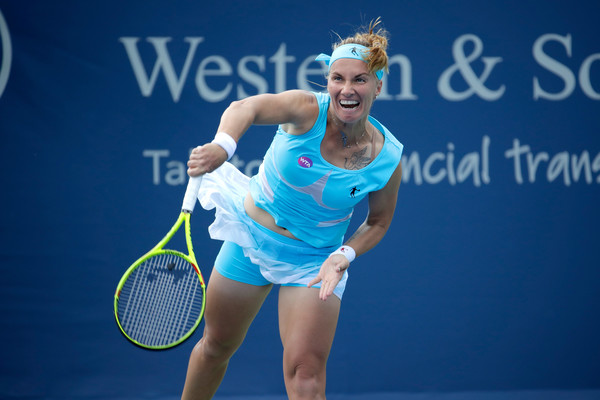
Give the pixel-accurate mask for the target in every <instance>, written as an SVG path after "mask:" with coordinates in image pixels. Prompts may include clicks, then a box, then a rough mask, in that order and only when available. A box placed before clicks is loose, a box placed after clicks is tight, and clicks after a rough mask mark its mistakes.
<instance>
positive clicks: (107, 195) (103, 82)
mask: <svg viewBox="0 0 600 400" xmlns="http://www.w3.org/2000/svg"><path fill="white" fill-rule="evenodd" d="M599 15H600V4H599V3H598V2H597V1H595V0H586V1H583V0H582V1H577V2H571V1H557V0H553V1H545V2H541V1H534V0H520V1H515V0H490V1H485V2H482V1H470V0H454V1H427V2H425V1H419V2H416V1H405V0H381V1H378V2H364V1H356V0H346V1H337V0H333V1H331V2H316V1H307V2H288V1H277V2H269V1H261V0H257V1H252V2H238V1H231V0H223V1H219V2H202V1H178V2H169V1H165V0H146V1H127V2H121V1H116V0H109V1H106V0H104V1H74V0H68V1H60V2H48V1H18V2H17V1H7V0H0V50H1V51H0V134H1V137H2V142H1V144H0V166H1V171H2V172H1V181H0V185H1V187H2V188H3V189H2V196H1V198H2V209H3V211H2V214H1V216H0V227H1V229H2V241H1V243H0V263H1V265H0V268H1V269H0V288H1V290H0V300H1V301H0V310H1V315H2V316H3V318H2V319H1V320H0V337H1V339H2V343H3V346H2V347H3V350H2V356H1V357H0V360H1V361H0V397H1V398H29V399H34V398H35V399H37V398H48V399H67V398H78V399H88V398H89V399H92V398H93V399H146V398H153V399H155V398H159V399H163V398H164V399H166V398H177V396H178V394H179V392H180V389H181V386H182V384H183V379H184V375H185V369H186V365H187V358H188V354H189V352H190V350H191V348H192V347H193V345H194V343H195V341H196V340H198V339H199V337H200V335H199V333H196V334H195V335H194V336H193V337H192V339H191V340H190V341H188V342H186V343H185V344H184V345H182V346H180V347H178V348H176V349H174V350H171V351H167V352H159V353H155V352H146V351H143V350H141V349H138V348H136V347H134V346H132V345H130V344H129V343H128V342H126V341H125V340H124V338H122V337H121V335H120V333H119V332H118V329H117V328H116V326H115V323H114V321H113V315H112V296H113V293H114V289H115V287H116V284H117V281H118V279H119V277H120V275H121V274H122V273H123V272H124V270H125V269H126V267H127V266H128V265H129V264H130V263H131V262H132V261H133V260H134V259H135V258H136V257H137V256H138V255H139V254H140V253H141V252H143V251H146V250H147V249H148V248H149V246H151V245H152V244H153V243H155V242H156V241H157V240H158V239H159V238H161V237H162V235H163V234H164V233H165V229H167V228H168V227H170V226H171V224H172V222H173V220H174V218H176V216H177V214H178V212H179V210H178V208H179V206H180V199H181V197H182V194H183V190H184V186H183V185H184V183H185V181H186V175H185V161H186V158H187V154H188V152H189V151H190V149H191V148H192V147H194V146H196V145H198V144H202V143H204V142H205V141H207V140H209V139H210V138H212V136H213V135H214V133H215V129H216V127H217V124H218V121H219V117H220V114H221V112H222V111H223V110H224V109H225V107H226V106H227V105H228V104H229V102H231V101H233V100H235V99H239V98H243V97H246V96H249V95H253V94H257V93H262V92H279V91H282V90H285V89H292V88H303V89H311V90H323V89H322V86H319V85H322V84H324V82H325V81H324V79H323V76H322V70H321V65H320V64H319V63H317V62H313V61H312V60H313V58H314V56H315V55H316V54H318V53H321V52H329V51H330V46H331V43H332V42H333V41H334V40H335V37H336V35H335V33H338V34H340V35H342V36H345V35H348V34H351V33H353V32H354V29H355V28H356V27H357V26H358V25H360V24H361V23H363V22H368V21H369V20H370V19H372V18H376V17H377V16H382V17H383V21H384V24H385V26H386V28H387V29H388V30H389V31H390V32H391V42H390V48H389V54H390V57H391V68H390V74H389V76H388V77H387V78H386V80H385V85H384V91H383V93H382V95H381V96H380V98H379V100H378V101H377V102H376V103H375V106H374V109H373V115H374V116H375V117H376V118H378V119H379V120H381V121H382V122H383V123H384V124H385V125H386V126H387V127H388V128H389V129H390V130H391V131H392V132H393V133H394V134H395V135H396V136H397V137H398V138H399V140H401V141H402V142H403V143H404V145H405V153H404V156H403V166H404V177H403V183H402V185H401V189H400V197H399V204H398V209H397V212H396V216H395V221H394V223H393V226H392V227H391V229H390V231H389V234H388V235H387V236H386V238H385V239H384V240H383V242H382V243H381V244H380V245H379V246H378V247H377V248H376V249H375V250H374V251H372V252H370V253H368V254H366V255H364V256H362V257H360V258H359V259H357V261H355V262H354V263H353V265H352V270H351V275H352V276H351V279H350V281H349V284H348V288H347V291H346V295H345V298H344V302H343V305H342V314H341V318H340V322H339V329H338V334H337V338H336V342H335V343H334V348H333V351H332V355H331V358H330V362H329V374H328V377H329V383H328V389H329V392H330V393H332V394H333V395H336V394H337V395H338V396H339V398H355V399H359V398H360V399H375V398H377V396H383V394H385V393H387V394H388V395H389V396H390V397H389V398H403V397H402V396H404V397H407V398H408V397H410V396H412V395H411V393H412V394H413V395H415V396H417V395H419V394H423V393H429V394H431V395H432V396H433V397H432V398H435V396H439V397H440V398H443V397H444V396H446V397H445V398H473V399H474V398H477V399H482V398H483V399H485V398H490V399H491V398H494V399H496V398H516V397H511V396H512V395H511V394H513V395H514V394H515V393H529V394H530V395H532V396H539V397H538V398H545V399H546V398H559V397H560V398H569V399H570V398H584V397H585V398H595V399H598V398H600V394H599V393H600V341H598V337H599V335H600V290H599V289H600V268H599V266H600V262H599V253H598V246H599V239H600V235H599V232H598V227H599V226H600V210H599V207H598V206H599V200H600V24H599V23H598V18H599ZM273 133H274V128H273V127H259V128H253V129H252V130H251V131H249V132H248V134H247V136H245V137H244V139H243V140H242V141H241V143H240V146H239V151H238V153H237V155H236V157H235V158H234V159H233V162H234V163H236V164H237V165H238V167H239V168H240V169H241V170H242V171H244V172H245V173H247V174H252V173H254V172H255V171H256V170H257V168H258V165H259V163H260V159H261V157H262V154H263V153H264V151H265V149H266V147H267V146H268V143H269V142H270V139H271V137H272V135H273ZM364 213H365V209H364V206H362V208H359V209H358V211H357V213H356V215H357V216H356V217H355V221H354V222H353V224H354V225H353V227H355V226H356V225H357V224H358V223H359V222H361V220H362V218H363V216H364ZM211 218H212V213H209V212H197V213H195V215H194V217H193V229H194V240H195V242H196V243H197V244H196V247H197V248H198V258H199V262H200V264H201V267H202V269H203V271H204V274H205V275H206V276H208V275H209V274H210V271H211V268H212V262H213V259H214V256H215V255H216V252H217V249H218V246H219V243H217V242H211V241H210V240H208V235H207V232H206V227H207V226H208V224H209V223H210V220H211ZM280 358H281V344H280V342H279V336H278V332H277V314H276V291H274V292H273V293H272V295H271V296H270V297H269V299H268V301H267V303H266V304H265V307H264V309H263V311H262V313H261V314H260V315H259V317H258V318H257V320H256V322H255V324H254V325H253V327H252V329H251V331H250V334H249V335H248V338H247V342H246V344H245V346H244V347H243V348H242V349H241V350H240V351H239V353H238V354H237V355H236V356H235V358H234V359H233V361H232V364H231V366H230V370H229V373H228V375H227V377H226V378H225V381H224V383H223V386H222V388H221V391H220V392H219V396H221V398H225V397H226V396H239V398H248V396H259V397H260V398H267V397H266V396H275V397H273V398H280V397H278V396H282V395H283V393H284V388H283V383H282V377H281V361H280ZM456 393H463V395H462V396H463V397H452V396H455V394H456ZM469 393H471V395H470V394H469ZM472 393H479V394H476V395H472ZM550 393H553V394H552V395H551V394H550ZM351 395H352V396H354V397H351ZM448 396H449V397H448ZM469 396H474V397H469ZM486 396H487V397H486ZM495 396H504V397H495ZM552 396H557V397H552ZM561 396H562V397H561ZM577 396H579V397H577ZM332 398H335V397H334V396H332ZM411 398H412V397H411ZM415 398H422V397H418V396H417V397H415ZM519 398H524V397H519Z"/></svg>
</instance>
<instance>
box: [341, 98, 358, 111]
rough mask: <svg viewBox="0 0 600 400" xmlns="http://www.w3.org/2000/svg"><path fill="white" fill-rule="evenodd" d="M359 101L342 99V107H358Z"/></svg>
mask: <svg viewBox="0 0 600 400" xmlns="http://www.w3.org/2000/svg"><path fill="white" fill-rule="evenodd" d="M359 104H360V103H359V102H358V101H356V100H340V106H342V108H345V109H348V110H352V109H354V108H356V107H358V106H359Z"/></svg>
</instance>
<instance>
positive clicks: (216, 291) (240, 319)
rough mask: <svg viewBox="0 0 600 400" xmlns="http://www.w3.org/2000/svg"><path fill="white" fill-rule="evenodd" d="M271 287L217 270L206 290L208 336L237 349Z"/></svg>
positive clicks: (218, 342) (219, 343)
mask: <svg viewBox="0 0 600 400" xmlns="http://www.w3.org/2000/svg"><path fill="white" fill-rule="evenodd" d="M271 287H272V285H267V286H253V285H248V284H245V283H241V282H237V281H234V280H231V279H229V278H226V277H224V276H223V275H221V274H219V273H218V272H217V271H216V270H213V272H212V274H211V277H210V280H209V283H208V288H207V291H206V311H205V314H204V319H205V328H204V338H205V339H209V340H211V341H215V342H216V343H214V344H218V345H219V346H220V347H224V348H231V349H232V350H235V348H237V347H238V346H239V345H240V344H241V343H242V341H243V340H244V337H245V336H246V333H247V331H248V328H249V327H250V324H251V323H252V321H253V320H254V318H255V317H256V314H257V313H258V311H259V310H260V308H261V306H262V304H263V303H264V301H265V299H266V297H267V295H268V294H269V292H270V290H271Z"/></svg>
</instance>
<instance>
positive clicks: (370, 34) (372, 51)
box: [333, 17, 389, 72]
mask: <svg viewBox="0 0 600 400" xmlns="http://www.w3.org/2000/svg"><path fill="white" fill-rule="evenodd" d="M380 24H381V17H377V19H375V20H374V21H373V20H372V21H371V22H370V23H369V26H368V28H365V27H363V28H360V29H359V31H358V32H356V33H355V34H354V36H349V37H347V38H345V39H342V38H341V37H340V36H339V35H338V37H339V38H340V41H339V42H337V43H335V44H334V45H333V50H335V49H337V48H338V47H339V46H342V45H345V44H360V45H362V46H365V47H368V48H369V54H368V56H367V58H366V60H365V61H366V62H367V65H368V66H369V72H375V71H379V70H384V71H385V72H388V56H387V52H386V49H387V46H388V38H389V33H388V31H386V30H385V29H384V28H382V27H379V28H378V26H379V25H380ZM376 28H377V30H376Z"/></svg>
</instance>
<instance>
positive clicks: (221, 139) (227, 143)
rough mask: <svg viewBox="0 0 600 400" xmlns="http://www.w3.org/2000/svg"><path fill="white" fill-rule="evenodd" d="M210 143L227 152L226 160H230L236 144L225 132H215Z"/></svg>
mask: <svg viewBox="0 0 600 400" xmlns="http://www.w3.org/2000/svg"><path fill="white" fill-rule="evenodd" d="M212 143H216V144H218V145H219V146H221V147H222V148H223V150H225V151H226V152H227V160H230V159H231V157H233V154H234V153H235V149H236V148H237V143H236V142H235V139H234V138H232V137H231V136H229V135H228V134H227V133H225V132H217V134H216V135H215V138H214V139H213V141H212Z"/></svg>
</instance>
